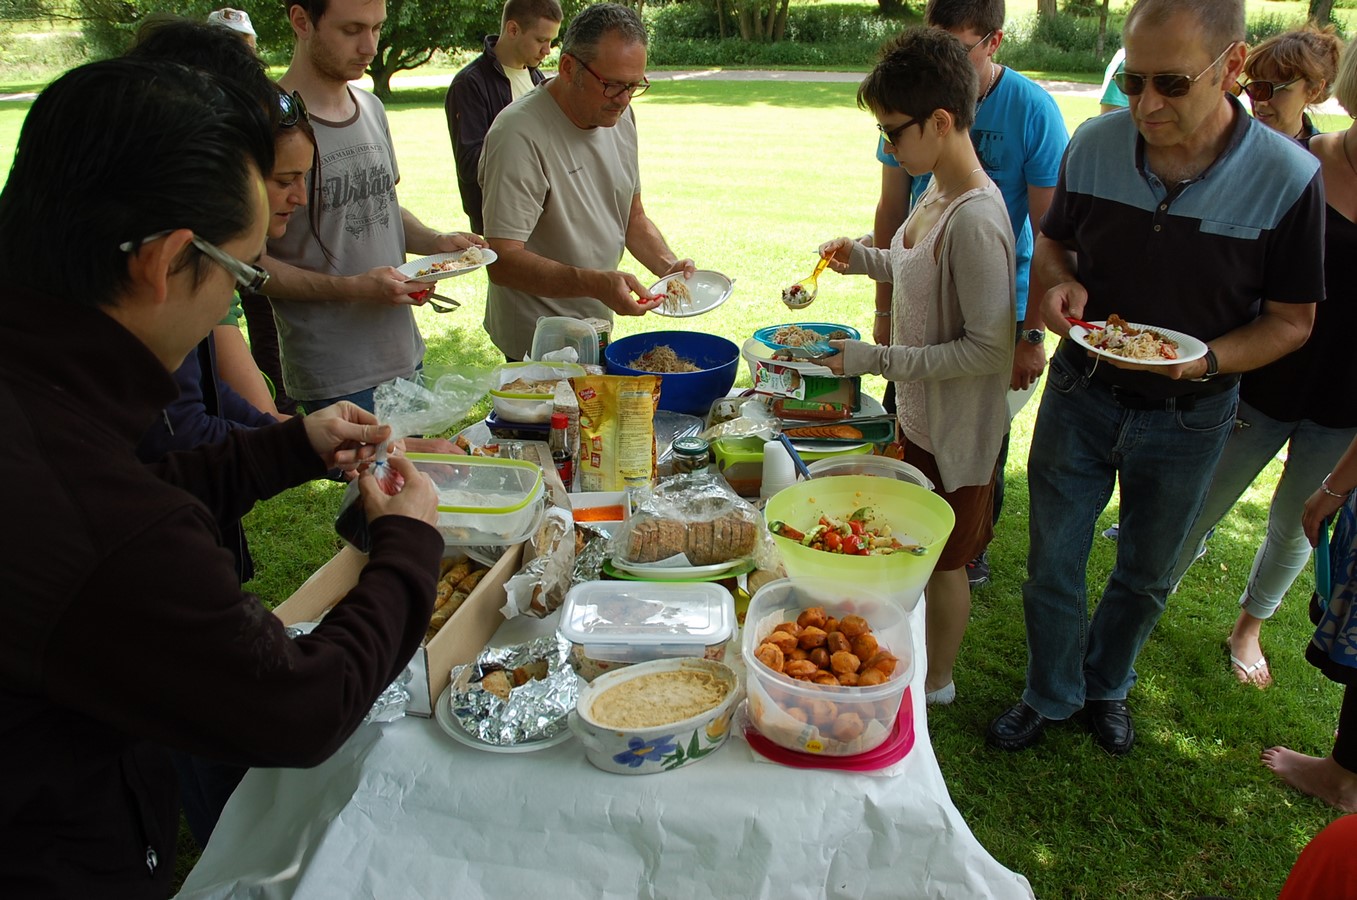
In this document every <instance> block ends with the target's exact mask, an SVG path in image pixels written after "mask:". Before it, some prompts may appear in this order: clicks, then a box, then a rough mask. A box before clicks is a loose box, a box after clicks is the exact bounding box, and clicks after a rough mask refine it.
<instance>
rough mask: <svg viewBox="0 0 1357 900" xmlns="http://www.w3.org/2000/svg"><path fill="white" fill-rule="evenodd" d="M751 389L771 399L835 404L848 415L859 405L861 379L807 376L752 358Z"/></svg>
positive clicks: (798, 370) (786, 367) (792, 369)
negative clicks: (752, 380) (752, 376)
mask: <svg viewBox="0 0 1357 900" xmlns="http://www.w3.org/2000/svg"><path fill="white" fill-rule="evenodd" d="M753 368H754V372H753V375H754V390H755V391H756V392H758V393H760V394H771V395H772V396H774V397H789V398H792V399H795V400H801V401H807V402H815V403H820V404H826V403H829V404H837V405H840V406H842V407H844V408H845V409H847V410H850V411H852V412H857V410H858V409H859V408H860V407H861V405H862V379H861V378H859V377H856V376H855V377H852V378H839V377H835V376H827V375H807V374H805V373H804V372H802V371H801V370H800V369H799V368H797V367H796V366H787V365H780V364H779V363H776V362H770V361H767V360H761V359H755V360H754V361H753Z"/></svg>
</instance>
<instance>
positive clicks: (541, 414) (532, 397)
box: [490, 320, 584, 424]
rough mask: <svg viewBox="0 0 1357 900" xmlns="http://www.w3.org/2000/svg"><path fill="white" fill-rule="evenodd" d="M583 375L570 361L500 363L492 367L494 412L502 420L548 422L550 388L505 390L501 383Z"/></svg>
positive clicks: (579, 368) (552, 392)
mask: <svg viewBox="0 0 1357 900" xmlns="http://www.w3.org/2000/svg"><path fill="white" fill-rule="evenodd" d="M572 321H573V320H572ZM583 374H584V367H583V366H578V365H575V364H574V363H540V362H516V363H502V364H501V365H499V366H498V367H497V368H496V369H495V375H494V379H495V382H494V383H495V387H494V388H492V389H491V391H490V400H491V403H492V404H493V405H494V407H495V415H496V416H498V417H499V419H500V420H502V421H506V422H518V423H528V424H547V423H550V421H551V411H552V407H553V403H552V401H553V399H554V398H555V392H554V391H547V392H546V393H544V394H538V393H524V392H520V391H506V390H504V385H506V384H508V383H509V382H511V381H515V380H517V379H519V378H527V379H528V380H529V381H546V380H548V379H552V378H554V379H556V380H557V381H560V380H561V379H564V378H574V377H575V376H577V375H583Z"/></svg>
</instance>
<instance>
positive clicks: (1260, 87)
mask: <svg viewBox="0 0 1357 900" xmlns="http://www.w3.org/2000/svg"><path fill="white" fill-rule="evenodd" d="M1300 80H1301V76H1299V75H1297V76H1296V77H1295V78H1292V79H1291V80H1290V81H1283V82H1276V81H1250V82H1249V83H1248V84H1240V83H1239V82H1237V81H1236V82H1235V83H1234V84H1232V85H1231V86H1230V93H1232V94H1234V95H1235V96H1236V97H1238V96H1239V95H1240V94H1248V95H1249V99H1250V100H1252V101H1253V102H1254V103H1266V102H1267V101H1269V100H1271V99H1272V97H1273V95H1275V94H1276V93H1277V92H1278V91H1281V90H1285V89H1286V88H1289V87H1290V86H1291V85H1293V84H1295V83H1296V82H1297V81H1300Z"/></svg>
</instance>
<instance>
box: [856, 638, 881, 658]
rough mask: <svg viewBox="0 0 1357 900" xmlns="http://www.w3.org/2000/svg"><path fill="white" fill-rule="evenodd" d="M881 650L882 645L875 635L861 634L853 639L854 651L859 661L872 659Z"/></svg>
mask: <svg viewBox="0 0 1357 900" xmlns="http://www.w3.org/2000/svg"><path fill="white" fill-rule="evenodd" d="M880 649H881V645H880V644H879V643H877V640H876V635H874V634H860V635H858V636H857V637H855V638H853V647H852V650H853V654H854V655H855V656H857V658H858V659H871V658H872V657H873V656H875V655H876V653H877V651H878V650H880Z"/></svg>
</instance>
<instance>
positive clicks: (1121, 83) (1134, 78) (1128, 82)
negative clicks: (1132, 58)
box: [1112, 44, 1234, 97]
mask: <svg viewBox="0 0 1357 900" xmlns="http://www.w3.org/2000/svg"><path fill="white" fill-rule="evenodd" d="M1233 49H1234V44H1230V46H1228V47H1226V48H1225V49H1224V50H1222V51H1220V56H1217V57H1216V58H1215V59H1213V60H1211V64H1210V65H1209V66H1207V67H1206V68H1205V69H1202V70H1201V71H1200V72H1198V73H1197V77H1196V78H1188V77H1187V76H1186V75H1174V74H1164V75H1138V74H1135V73H1133V72H1118V73H1117V74H1115V75H1113V76H1112V80H1113V81H1114V82H1116V84H1117V87H1118V88H1119V89H1120V90H1121V92H1122V93H1123V94H1125V95H1126V96H1128V97H1135V96H1138V95H1140V94H1143V93H1145V88H1146V86H1148V85H1149V83H1150V82H1151V81H1153V82H1154V90H1155V92H1156V93H1158V94H1159V96H1161V97H1182V96H1184V95H1186V94H1187V92H1188V91H1190V90H1192V85H1194V84H1196V83H1197V81H1198V79H1200V78H1201V77H1202V76H1203V75H1205V74H1206V73H1207V72H1209V71H1211V70H1212V69H1213V68H1215V66H1216V63H1218V62H1220V61H1221V60H1222V59H1224V57H1225V54H1227V53H1229V52H1230V51H1231V50H1233Z"/></svg>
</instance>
